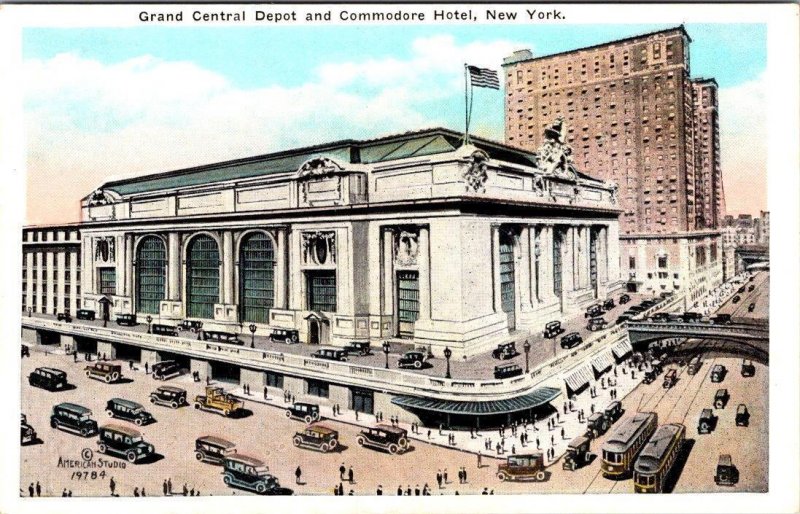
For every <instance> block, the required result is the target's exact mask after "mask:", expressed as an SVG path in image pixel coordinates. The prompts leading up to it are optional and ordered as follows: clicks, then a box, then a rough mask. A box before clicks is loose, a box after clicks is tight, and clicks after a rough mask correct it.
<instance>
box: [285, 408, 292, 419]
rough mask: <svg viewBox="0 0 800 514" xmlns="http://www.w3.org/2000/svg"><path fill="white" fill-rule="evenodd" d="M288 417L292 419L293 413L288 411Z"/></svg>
mask: <svg viewBox="0 0 800 514" xmlns="http://www.w3.org/2000/svg"><path fill="white" fill-rule="evenodd" d="M286 417H287V418H291V417H292V413H291V412H290V411H288V410H287V411H286Z"/></svg>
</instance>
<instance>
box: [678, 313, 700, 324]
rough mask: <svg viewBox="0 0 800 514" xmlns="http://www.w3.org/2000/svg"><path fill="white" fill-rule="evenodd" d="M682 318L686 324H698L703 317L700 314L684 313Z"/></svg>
mask: <svg viewBox="0 0 800 514" xmlns="http://www.w3.org/2000/svg"><path fill="white" fill-rule="evenodd" d="M682 318H683V322H684V323H698V322H699V321H700V320H701V319H703V315H702V314H700V313H699V312H684V313H683V316H682Z"/></svg>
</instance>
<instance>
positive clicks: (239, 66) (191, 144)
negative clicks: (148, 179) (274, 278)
mask: <svg viewBox="0 0 800 514" xmlns="http://www.w3.org/2000/svg"><path fill="white" fill-rule="evenodd" d="M669 27H670V25H653V24H649V25H632V24H627V25H608V24H604V25H558V26H535V27H531V26H522V25H520V26H516V25H472V26H451V25H426V26H370V27H359V26H337V27H319V26H314V27H310V26H309V27H302V26H301V27H286V28H271V27H270V28H267V27H252V28H251V27H247V28H245V27H234V28H230V27H221V28H199V29H198V28H182V27H181V28H167V27H144V28H139V27H136V28H124V29H120V28H114V29H93V28H85V29H75V28H70V29H35V28H28V29H25V31H24V33H23V74H24V77H23V79H24V81H25V82H24V84H25V85H24V88H25V104H24V114H25V130H26V139H27V145H28V152H27V155H28V158H27V166H28V191H27V213H26V218H27V223H29V224H43V223H65V222H73V221H78V220H79V216H80V212H79V201H80V199H81V198H82V197H84V196H86V195H87V194H88V193H89V192H91V191H92V190H94V189H95V188H97V187H98V186H99V185H100V184H102V183H103V182H104V181H105V180H107V179H109V178H111V177H127V176H135V175H141V174H147V173H154V172H159V171H167V170H171V169H176V168H181V167H187V166H193V165H198V164H206V163H211V162H217V161H222V160H227V159H234V158H239V157H246V156H249V155H257V154H263V153H269V152H273V151H279V150H284V149H290V148H294V147H299V146H308V145H313V144H318V143H323V142H326V141H333V140H337V139H344V138H372V137H377V136H380V135H385V134H390V133H395V132H404V131H408V130H418V129H421V128H425V127H434V126H444V127H449V128H453V129H455V130H463V125H464V77H463V64H464V63H465V62H469V63H470V64H475V65H478V66H481V67H489V68H494V69H497V70H498V71H500V69H501V68H500V64H501V63H502V59H503V57H506V56H508V55H509V54H511V52H513V51H514V50H518V49H522V48H529V49H531V50H532V52H533V54H534V56H541V55H547V54H551V53H556V52H561V51H565V50H571V49H574V48H579V47H583V46H588V45H593V44H598V43H603V42H607V41H610V40H614V39H619V38H623V37H629V36H632V35H636V34H641V33H645V32H652V31H655V30H661V29H664V28H669ZM686 30H687V32H688V33H689V35H690V37H691V38H692V44H691V57H690V59H691V61H690V63H691V64H690V66H691V73H692V76H693V77H700V76H702V77H714V78H715V79H716V80H717V83H718V84H719V86H720V134H721V152H722V171H723V180H724V187H725V193H726V204H727V208H728V212H729V213H732V214H738V213H750V214H755V215H757V214H758V211H759V210H760V209H766V208H767V191H766V141H767V135H766V115H765V110H766V105H765V94H766V84H765V69H766V52H767V50H766V26H765V25H760V24H689V25H686ZM503 108H504V106H503V93H502V92H498V91H492V90H487V89H478V90H476V93H475V101H474V108H473V116H472V127H471V132H472V133H475V134H479V135H482V136H485V137H489V138H492V139H495V140H498V141H502V140H503ZM586 171H588V172H589V173H591V170H586ZM65 177H69V179H68V180H65Z"/></svg>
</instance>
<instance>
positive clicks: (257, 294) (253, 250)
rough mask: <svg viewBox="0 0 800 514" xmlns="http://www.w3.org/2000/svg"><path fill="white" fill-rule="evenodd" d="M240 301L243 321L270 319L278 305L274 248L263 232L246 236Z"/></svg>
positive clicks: (242, 255)
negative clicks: (273, 309)
mask: <svg viewBox="0 0 800 514" xmlns="http://www.w3.org/2000/svg"><path fill="white" fill-rule="evenodd" d="M239 266H240V268H239V295H240V299H239V304H240V312H241V318H242V321H251V322H256V323H267V321H268V312H269V309H271V308H272V307H273V306H274V305H275V281H274V277H275V273H274V268H275V249H274V247H273V245H272V240H271V239H270V238H269V237H268V236H267V235H266V234H264V233H263V232H256V233H254V234H251V235H249V236H247V238H246V239H245V240H244V241H243V242H242V245H241V247H240V250H239Z"/></svg>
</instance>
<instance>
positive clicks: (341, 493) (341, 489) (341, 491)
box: [339, 482, 352, 496]
mask: <svg viewBox="0 0 800 514" xmlns="http://www.w3.org/2000/svg"><path fill="white" fill-rule="evenodd" d="M351 491H352V489H351ZM339 496H344V484H342V483H341V482H339Z"/></svg>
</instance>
